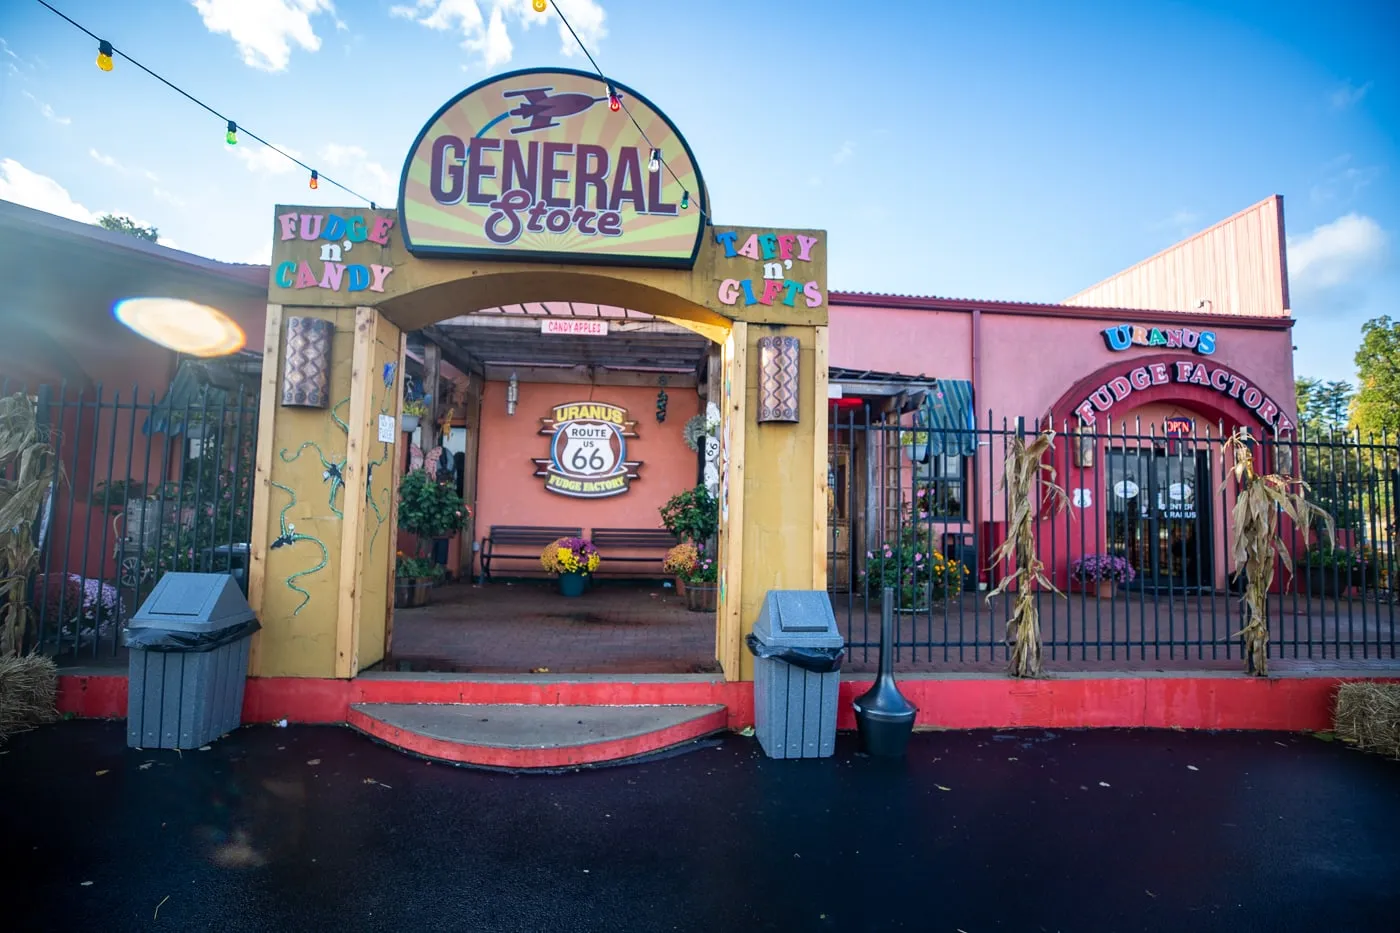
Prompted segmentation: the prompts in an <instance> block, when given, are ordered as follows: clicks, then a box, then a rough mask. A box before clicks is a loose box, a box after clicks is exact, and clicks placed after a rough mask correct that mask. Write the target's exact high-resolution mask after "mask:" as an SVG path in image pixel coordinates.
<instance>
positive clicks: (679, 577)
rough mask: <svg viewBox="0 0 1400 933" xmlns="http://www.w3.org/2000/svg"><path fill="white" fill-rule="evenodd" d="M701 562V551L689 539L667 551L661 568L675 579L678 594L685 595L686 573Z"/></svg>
mask: <svg viewBox="0 0 1400 933" xmlns="http://www.w3.org/2000/svg"><path fill="white" fill-rule="evenodd" d="M699 562H700V552H699V551H698V550H696V547H695V545H693V544H691V543H690V542H688V541H687V542H685V543H684V544H677V545H676V546H675V547H673V548H671V549H670V550H669V551H667V552H666V557H665V558H664V559H663V560H662V561H661V569H662V570H663V571H664V572H666V573H669V574H670V575H671V576H672V577H673V578H674V579H675V581H676V595H678V596H682V597H683V596H685V575H686V574H687V573H689V572H690V571H691V570H693V569H695V565H696V564H697V563H699Z"/></svg>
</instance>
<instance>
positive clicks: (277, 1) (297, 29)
mask: <svg viewBox="0 0 1400 933" xmlns="http://www.w3.org/2000/svg"><path fill="white" fill-rule="evenodd" d="M191 5H193V6H194V8H195V10H196V11H197V12H198V13H199V15H200V18H201V19H203V20H204V27H205V28H206V29H208V30H209V31H210V32H212V33H215V34H226V35H227V36H228V37H229V38H230V39H232V40H233V41H234V44H235V45H237V46H238V52H239V54H240V55H241V56H242V57H243V64H245V65H247V66H248V67H249V68H256V69H258V70H259V71H285V70H286V69H287V66H288V64H290V63H291V60H292V44H293V43H295V44H296V45H298V46H300V47H301V48H302V49H304V50H306V51H308V52H316V51H318V50H320V48H321V37H320V36H318V35H317V34H316V30H315V28H314V27H313V26H312V24H311V18H312V17H313V16H317V15H320V14H326V15H329V16H330V17H331V18H332V21H333V24H334V28H336V29H342V28H344V25H345V24H344V23H342V22H341V21H340V19H339V18H338V17H336V15H335V6H334V5H333V4H332V3H331V0H191Z"/></svg>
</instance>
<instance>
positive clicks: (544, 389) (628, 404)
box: [476, 382, 701, 575]
mask: <svg viewBox="0 0 1400 933" xmlns="http://www.w3.org/2000/svg"><path fill="white" fill-rule="evenodd" d="M656 392H657V390H656V389H655V388H651V387H647V388H622V387H608V386H596V387H594V386H580V385H556V384H551V383H521V384H520V404H519V407H518V408H517V409H516V412H515V415H514V416H508V415H507V414H506V384H505V383H504V382H488V383H487V384H486V389H485V393H484V395H483V397H482V411H481V452H480V455H479V458H478V461H477V469H478V477H479V480H478V487H477V499H476V516H477V518H476V527H477V534H478V536H479V537H480V538H484V537H485V536H486V535H487V534H489V533H490V529H491V526H492V525H578V526H580V527H582V528H583V530H584V534H585V535H587V534H588V533H589V531H590V530H591V529H594V528H660V527H661V516H660V512H659V510H660V508H661V506H662V505H663V504H665V502H666V500H667V499H669V498H671V497H672V496H674V495H675V494H676V493H678V492H680V491H681V490H684V489H690V488H692V487H694V486H695V472H696V471H695V453H694V452H693V451H691V449H690V448H689V447H687V446H686V445H685V441H684V439H683V438H682V434H681V432H682V429H683V428H684V426H685V422H686V419H688V418H690V417H691V416H692V415H694V414H696V413H697V412H699V411H700V408H701V405H700V398H699V396H697V395H696V393H695V390H694V389H690V388H670V389H667V390H666V395H667V397H668V406H667V415H666V421H665V422H664V423H661V424H658V423H657V422H656ZM585 401H593V402H606V403H608V404H611V405H620V406H621V407H623V408H626V409H627V413H628V418H629V419H631V420H634V421H636V422H637V437H635V438H632V439H629V440H628V442H627V457H628V459H629V460H640V461H641V462H642V466H641V469H640V474H639V478H638V479H636V480H633V481H632V484H631V488H630V489H629V490H628V491H627V492H626V493H624V494H623V495H620V496H612V497H610V498H607V499H574V498H570V497H567V496H561V495H558V494H556V493H552V492H547V491H546V490H545V488H544V480H543V479H541V478H539V477H537V476H535V475H534V472H535V467H534V464H533V463H531V462H530V461H531V458H532V457H543V456H546V455H547V453H548V444H549V438H548V436H547V435H543V434H540V433H539V430H540V419H541V418H544V417H548V416H549V414H550V411H551V409H552V408H553V407H554V406H555V405H560V404H563V403H566V402H585ZM607 558H608V555H607V554H606V553H605V554H603V561H604V570H611V571H619V570H622V571H630V572H636V573H645V572H648V571H654V568H651V567H650V565H647V564H641V563H637V564H631V565H621V566H618V565H614V566H613V567H611V568H609V567H608V566H607ZM657 566H659V555H658V565H657ZM534 569H536V568H535V567H532V566H531V565H530V564H528V563H526V562H522V561H500V562H499V563H496V564H493V566H492V571H493V572H494V573H498V574H505V575H518V574H521V573H523V572H527V571H533V570H534Z"/></svg>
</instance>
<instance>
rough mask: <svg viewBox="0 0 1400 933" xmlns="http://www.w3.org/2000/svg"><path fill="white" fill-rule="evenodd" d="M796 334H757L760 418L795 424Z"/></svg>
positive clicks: (796, 380)
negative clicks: (777, 335) (773, 335)
mask: <svg viewBox="0 0 1400 933" xmlns="http://www.w3.org/2000/svg"><path fill="white" fill-rule="evenodd" d="M799 350H800V346H799V344H798V341H797V338H796V337H760V338H758V420H759V423H760V424H761V423H763V422H767V421H774V422H786V423H789V424H795V423H797V422H798V421H799V420H800V417H799V415H798V408H797V386H798V373H799V370H798V360H799V355H798V354H799Z"/></svg>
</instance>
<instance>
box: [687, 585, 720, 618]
mask: <svg viewBox="0 0 1400 933" xmlns="http://www.w3.org/2000/svg"><path fill="white" fill-rule="evenodd" d="M718 604H719V585H718V584H715V583H688V584H686V587H685V608H687V609H689V610H690V611H691V612H714V611H715V606H717V605H718Z"/></svg>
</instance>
